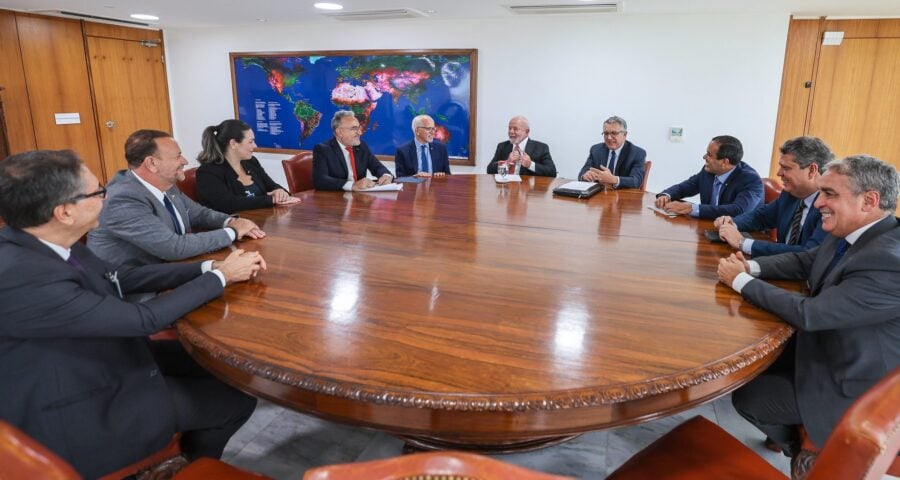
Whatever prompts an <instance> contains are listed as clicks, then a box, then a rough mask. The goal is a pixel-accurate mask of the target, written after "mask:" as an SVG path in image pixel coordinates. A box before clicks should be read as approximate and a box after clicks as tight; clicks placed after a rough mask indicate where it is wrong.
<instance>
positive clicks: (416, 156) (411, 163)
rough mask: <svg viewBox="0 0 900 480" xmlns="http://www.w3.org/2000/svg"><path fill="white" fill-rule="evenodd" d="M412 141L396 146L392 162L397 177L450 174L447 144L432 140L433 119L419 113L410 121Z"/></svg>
mask: <svg viewBox="0 0 900 480" xmlns="http://www.w3.org/2000/svg"><path fill="white" fill-rule="evenodd" d="M412 131H413V135H414V136H415V138H414V139H413V141H411V142H408V143H404V144H403V145H400V146H399V147H397V153H395V154H394V164H395V165H396V166H397V169H396V170H397V176H398V177H432V176H434V177H443V176H444V175H450V159H449V157H448V156H447V146H446V145H444V144H443V143H441V142H435V141H434V120H433V119H432V118H431V117H429V116H428V115H419V116H417V117H416V118H414V119H413V121H412Z"/></svg>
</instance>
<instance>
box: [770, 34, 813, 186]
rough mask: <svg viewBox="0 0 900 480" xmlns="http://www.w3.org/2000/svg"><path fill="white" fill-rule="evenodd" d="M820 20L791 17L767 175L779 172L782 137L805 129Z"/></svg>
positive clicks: (790, 135) (783, 138) (772, 175)
mask: <svg viewBox="0 0 900 480" xmlns="http://www.w3.org/2000/svg"><path fill="white" fill-rule="evenodd" d="M820 24H821V21H820V20H791V25H790V29H789V30H788V39H787V47H786V50H785V55H784V71H783V73H782V76H781V98H780V100H779V103H778V122H777V123H776V125H775V144H774V146H773V148H772V162H771V166H770V168H769V177H772V178H775V173H776V172H777V171H778V158H779V157H780V153H779V151H778V148H779V147H780V146H781V144H782V143H784V141H785V140H787V139H789V138H793V137H797V136H800V135H803V134H804V132H806V118H807V113H808V107H809V100H810V96H811V95H810V94H811V92H812V90H811V88H810V87H807V86H806V84H807V82H812V79H813V73H814V72H813V70H814V67H815V60H816V49H817V48H818V45H819V25H820Z"/></svg>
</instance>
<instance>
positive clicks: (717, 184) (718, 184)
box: [712, 177, 722, 205]
mask: <svg viewBox="0 0 900 480" xmlns="http://www.w3.org/2000/svg"><path fill="white" fill-rule="evenodd" d="M720 190H722V182H720V181H719V178H718V177H716V179H715V180H714V181H713V192H712V204H713V205H718V204H719V191H720Z"/></svg>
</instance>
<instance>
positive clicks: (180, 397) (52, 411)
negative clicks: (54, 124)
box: [0, 150, 265, 478]
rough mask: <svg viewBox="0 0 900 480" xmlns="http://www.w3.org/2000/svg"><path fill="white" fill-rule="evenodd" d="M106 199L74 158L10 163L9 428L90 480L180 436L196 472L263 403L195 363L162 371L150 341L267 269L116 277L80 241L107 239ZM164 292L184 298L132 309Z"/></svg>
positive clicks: (5, 187)
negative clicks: (88, 236) (102, 218)
mask: <svg viewBox="0 0 900 480" xmlns="http://www.w3.org/2000/svg"><path fill="white" fill-rule="evenodd" d="M105 195H106V189H105V188H102V187H100V185H99V182H98V181H97V177H95V176H94V175H93V174H92V173H91V172H90V171H89V170H88V169H87V168H86V167H85V166H84V165H83V164H82V163H81V160H79V159H78V157H77V156H76V155H75V153H73V152H71V151H68V150H63V151H46V150H44V151H34V152H27V153H22V154H18V155H13V156H11V157H9V158H7V159H6V160H4V161H3V162H0V215H2V216H3V217H4V218H5V219H6V222H7V224H8V226H7V227H5V228H3V229H2V230H0V365H2V367H0V391H2V392H4V399H3V401H2V402H0V418H3V419H4V420H6V421H8V422H10V423H12V424H13V425H15V426H17V427H18V428H20V429H21V430H23V431H24V432H25V433H27V434H29V435H30V436H32V437H34V438H35V439H36V440H37V441H38V442H40V443H42V444H43V445H45V446H46V447H47V448H49V449H50V450H52V451H53V452H54V453H56V454H57V455H59V456H60V457H62V458H63V459H65V460H66V461H67V462H69V463H70V464H71V465H72V466H74V467H75V469H76V470H77V471H78V472H79V473H80V474H81V475H82V476H84V477H85V478H97V477H99V476H102V475H104V474H107V473H110V472H112V471H115V470H118V469H120V468H122V467H125V466H127V465H129V464H131V463H134V462H135V461H137V460H140V459H142V458H144V457H146V456H148V455H150V454H152V453H155V452H156V451H157V450H159V449H160V448H162V447H163V446H165V445H166V443H168V442H169V441H170V439H171V438H172V435H173V434H174V433H175V432H179V431H180V432H183V435H182V438H181V446H182V449H183V451H184V453H185V454H186V455H187V456H188V457H189V458H196V457H201V456H208V457H214V458H218V457H219V456H221V454H222V450H223V449H224V448H225V444H226V443H227V442H228V439H229V437H231V435H232V434H233V433H234V432H235V431H237V429H238V428H240V426H241V425H242V424H243V423H244V422H245V421H246V420H247V418H249V417H250V414H251V413H252V412H253V408H254V406H255V405H256V400H255V399H254V398H252V397H249V396H247V395H244V394H243V393H241V392H239V391H237V390H235V389H233V388H231V387H229V386H228V385H226V384H224V383H222V382H220V381H218V380H216V379H215V378H213V377H212V376H210V375H208V374H206V372H203V371H202V370H201V369H200V368H199V366H197V365H196V364H195V363H191V364H190V365H189V364H188V363H189V362H190V359H189V358H186V359H184V361H183V362H181V363H180V364H173V365H168V364H157V363H156V361H155V360H154V356H153V352H152V351H151V349H150V347H149V346H148V341H147V340H146V336H147V335H149V334H152V333H154V332H156V331H158V330H160V329H161V328H164V327H166V326H168V325H171V324H172V323H173V322H174V321H175V320H177V319H178V318H180V317H181V316H183V315H184V314H186V313H188V312H190V311H191V310H193V309H195V308H197V307H199V306H201V305H203V304H204V303H206V302H208V301H210V300H212V299H214V298H216V297H218V296H219V295H221V294H222V291H223V290H224V287H225V285H226V284H227V283H231V282H236V281H243V280H247V279H249V278H250V277H251V276H254V275H256V272H257V271H258V270H259V269H261V268H264V267H265V263H264V262H263V260H262V257H260V256H259V254H257V253H255V252H246V253H245V252H243V251H241V250H237V251H235V252H233V253H232V254H231V255H229V256H228V258H227V259H226V260H224V261H220V262H212V261H209V262H203V263H202V264H201V263H200V262H192V263H178V264H154V265H145V266H139V267H131V268H128V267H126V268H120V269H119V270H118V271H114V270H112V269H110V268H109V266H108V265H107V264H106V263H104V262H103V261H102V260H100V259H99V258H97V257H96V256H94V255H93V254H92V253H91V251H90V250H88V249H87V247H85V246H84V245H83V244H81V243H80V242H79V241H78V239H79V238H81V237H82V236H83V235H84V234H85V233H87V231H88V230H90V229H91V228H94V227H96V226H97V224H98V217H99V215H100V211H101V209H102V208H103V198H104V197H105ZM160 290H170V291H169V292H168V293H166V294H164V295H159V296H157V297H155V298H152V299H150V300H148V301H146V302H143V303H129V302H126V301H124V300H122V296H123V295H125V294H128V293H141V292H156V291H160ZM175 370H177V371H175ZM0 469H2V467H0Z"/></svg>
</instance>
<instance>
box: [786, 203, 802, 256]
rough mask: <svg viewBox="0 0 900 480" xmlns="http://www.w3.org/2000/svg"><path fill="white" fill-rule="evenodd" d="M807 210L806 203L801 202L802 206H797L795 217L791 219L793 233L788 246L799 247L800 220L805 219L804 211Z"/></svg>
mask: <svg viewBox="0 0 900 480" xmlns="http://www.w3.org/2000/svg"><path fill="white" fill-rule="evenodd" d="M805 209H806V202H804V201H803V200H800V205H797V210H795V211H794V216H793V217H791V233H790V235H791V236H790V237H789V238H788V241H787V244H788V245H799V244H800V230H801V225H800V219H802V218H803V210H805Z"/></svg>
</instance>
